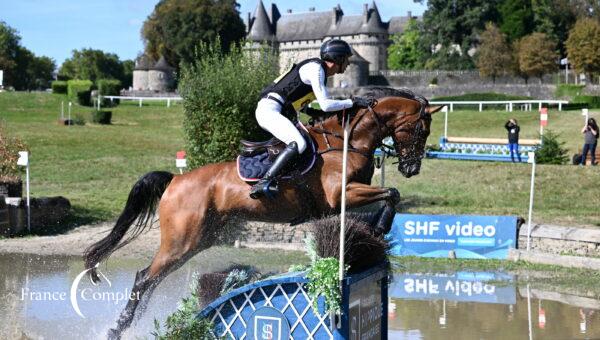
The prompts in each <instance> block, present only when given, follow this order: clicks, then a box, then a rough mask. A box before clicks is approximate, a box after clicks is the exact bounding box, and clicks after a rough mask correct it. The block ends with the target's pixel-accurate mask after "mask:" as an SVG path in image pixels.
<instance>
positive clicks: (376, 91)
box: [323, 86, 429, 123]
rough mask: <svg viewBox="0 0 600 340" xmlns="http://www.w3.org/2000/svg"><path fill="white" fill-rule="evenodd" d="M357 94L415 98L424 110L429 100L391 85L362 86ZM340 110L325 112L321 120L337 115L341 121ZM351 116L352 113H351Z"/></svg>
mask: <svg viewBox="0 0 600 340" xmlns="http://www.w3.org/2000/svg"><path fill="white" fill-rule="evenodd" d="M357 95H358V96H363V97H369V98H373V99H381V98H384V97H400V98H404V99H409V100H415V101H417V102H419V103H420V104H421V111H424V110H425V108H426V107H427V105H429V101H427V99H426V98H425V97H423V96H422V95H420V94H416V93H414V92H413V91H411V90H409V89H407V88H405V87H402V88H397V89H395V88H391V87H378V86H374V87H363V88H360V89H359V90H358V92H357ZM341 114H342V111H334V112H327V113H326V115H325V116H324V117H323V122H325V121H328V120H332V119H335V118H336V117H337V120H338V123H339V122H341V120H340V117H341ZM351 116H353V114H351Z"/></svg>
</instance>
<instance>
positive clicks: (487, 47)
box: [476, 22, 512, 82]
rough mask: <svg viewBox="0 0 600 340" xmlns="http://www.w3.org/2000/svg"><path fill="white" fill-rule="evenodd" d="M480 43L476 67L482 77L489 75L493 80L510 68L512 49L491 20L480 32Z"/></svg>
mask: <svg viewBox="0 0 600 340" xmlns="http://www.w3.org/2000/svg"><path fill="white" fill-rule="evenodd" d="M480 41H481V45H479V48H478V49H477V55H476V57H477V69H479V74H480V75H481V76H483V77H491V78H492V80H493V81H494V82H495V81H496V77H498V76H501V75H503V74H505V73H506V72H507V70H510V68H511V64H512V55H511V53H512V51H511V49H510V47H509V45H508V43H507V42H506V37H505V36H504V34H502V32H500V30H499V29H498V27H496V26H495V25H494V24H492V23H491V22H490V23H488V24H487V25H486V28H485V31H484V32H483V33H481V37H480Z"/></svg>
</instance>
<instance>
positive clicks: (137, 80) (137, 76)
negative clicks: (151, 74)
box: [133, 54, 151, 91]
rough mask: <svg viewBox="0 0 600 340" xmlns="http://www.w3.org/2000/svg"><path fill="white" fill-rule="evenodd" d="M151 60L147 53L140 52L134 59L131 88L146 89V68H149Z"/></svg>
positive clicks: (135, 89)
mask: <svg viewBox="0 0 600 340" xmlns="http://www.w3.org/2000/svg"><path fill="white" fill-rule="evenodd" d="M150 65H151V61H150V58H148V56H147V55H145V54H142V55H141V56H139V57H138V58H137V59H136V60H135V67H134V68H133V90H134V91H145V90H147V89H148V70H149V69H150Z"/></svg>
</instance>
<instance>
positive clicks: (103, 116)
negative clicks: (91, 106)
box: [91, 110, 112, 124]
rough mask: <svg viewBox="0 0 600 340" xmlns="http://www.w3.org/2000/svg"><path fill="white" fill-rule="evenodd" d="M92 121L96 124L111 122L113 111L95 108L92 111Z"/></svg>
mask: <svg viewBox="0 0 600 340" xmlns="http://www.w3.org/2000/svg"><path fill="white" fill-rule="evenodd" d="M91 118H92V119H91V121H92V122H94V123H96V124H110V120H111V118H112V111H102V110H100V111H98V110H94V111H92V113H91Z"/></svg>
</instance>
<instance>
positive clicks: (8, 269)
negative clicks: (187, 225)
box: [0, 247, 306, 340]
mask: <svg viewBox="0 0 600 340" xmlns="http://www.w3.org/2000/svg"><path fill="white" fill-rule="evenodd" d="M280 255H283V256H277V257H274V256H271V258H266V257H267V256H265V252H264V251H252V250H243V249H232V248H219V247H216V248H212V249H209V250H207V251H206V252H204V253H200V254H199V255H197V256H196V257H194V258H193V259H192V260H190V261H188V263H186V264H185V265H184V266H183V267H182V268H180V269H179V270H177V271H175V272H174V273H172V274H171V275H169V276H168V277H167V278H166V279H165V280H164V281H163V282H162V283H161V284H160V285H159V286H158V287H157V288H156V290H155V292H154V294H153V295H152V299H151V300H150V303H149V304H148V308H147V310H146V312H145V313H144V315H143V316H142V317H141V318H140V319H139V320H138V322H137V323H134V325H133V326H132V328H131V329H130V330H128V331H127V333H125V334H124V338H125V339H133V338H136V337H138V338H139V337H149V338H151V337H150V336H149V335H150V332H151V331H152V330H153V329H154V326H153V321H154V318H157V319H158V320H161V322H162V321H163V320H164V319H165V318H166V316H167V315H168V314H170V313H172V312H173V311H174V310H175V309H176V308H177V306H178V303H179V301H180V300H181V298H183V297H186V296H188V295H189V293H190V292H189V284H190V283H191V280H192V276H193V273H194V272H199V273H206V272H212V271H216V270H221V269H223V268H224V267H226V266H228V265H230V264H232V263H240V264H250V265H254V266H256V267H258V269H259V270H260V271H261V272H263V273H266V272H269V271H276V272H282V271H286V270H287V268H288V267H289V265H290V264H294V263H305V262H306V257H305V256H304V255H303V254H302V253H300V252H289V253H288V252H286V253H280ZM223 259H227V260H223ZM147 265H148V262H147V261H139V260H123V259H114V258H112V259H109V261H108V263H107V264H106V265H104V264H103V265H101V266H100V267H99V269H100V272H102V273H103V274H104V275H105V276H106V279H104V280H103V282H102V283H101V284H100V285H99V286H93V285H92V284H91V282H90V280H89V279H88V277H87V275H86V276H84V277H83V278H82V279H81V281H80V282H79V283H78V285H77V286H76V287H75V288H74V290H73V292H74V296H73V298H72V297H71V292H72V291H71V288H72V286H73V282H74V280H75V279H76V277H77V276H78V275H79V274H80V273H81V272H82V271H83V270H84V268H83V263H82V260H81V258H80V257H63V256H44V257H40V256H36V255H13V254H11V255H6V254H2V255H0V273H1V274H0V339H14V338H21V335H22V334H24V335H26V336H27V337H29V338H32V339H42V338H43V339H61V340H67V339H104V338H105V337H106V332H107V330H108V329H109V328H110V327H114V325H115V322H116V319H117V317H118V315H119V313H120V312H121V310H122V309H123V308H124V307H125V304H126V301H127V300H126V299H127V298H128V297H129V296H128V291H129V290H130V289H131V286H132V284H133V280H134V277H135V272H136V271H137V270H139V269H141V268H144V267H145V266H147ZM109 282H110V284H109ZM74 301H75V304H74ZM74 305H75V306H76V307H77V308H78V309H79V311H80V312H81V314H82V315H83V316H84V317H81V316H79V315H78V313H77V312H76V308H74Z"/></svg>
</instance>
